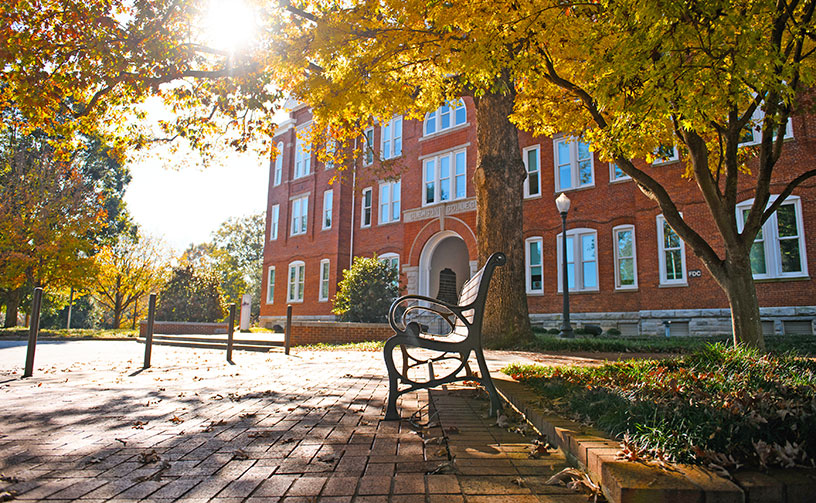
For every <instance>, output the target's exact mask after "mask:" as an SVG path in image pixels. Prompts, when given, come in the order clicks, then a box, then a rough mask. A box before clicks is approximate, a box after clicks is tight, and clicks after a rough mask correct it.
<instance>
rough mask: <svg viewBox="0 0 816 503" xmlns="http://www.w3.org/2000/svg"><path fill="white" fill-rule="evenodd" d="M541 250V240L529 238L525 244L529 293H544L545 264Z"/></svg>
mask: <svg viewBox="0 0 816 503" xmlns="http://www.w3.org/2000/svg"><path fill="white" fill-rule="evenodd" d="M541 248H542V239H541V238H528V239H527V240H526V241H525V242H524V250H525V254H524V257H525V262H526V264H527V268H526V269H527V293H544V281H543V279H544V264H543V259H542V255H541Z"/></svg>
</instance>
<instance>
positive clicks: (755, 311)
mask: <svg viewBox="0 0 816 503" xmlns="http://www.w3.org/2000/svg"><path fill="white" fill-rule="evenodd" d="M724 265H725V278H724V279H723V281H722V282H721V286H722V288H723V290H724V291H725V294H726V296H727V297H728V303H729V305H730V307H731V330H732V333H733V334H734V344H735V345H737V344H743V345H745V346H749V347H754V348H757V349H760V350H763V351H764V350H765V338H764V337H763V335H762V321H761V320H760V317H759V300H758V299H757V294H756V286H755V285H754V277H753V274H752V272H751V258H750V248H749V249H748V250H728V253H727V255H726V260H725V264H724Z"/></svg>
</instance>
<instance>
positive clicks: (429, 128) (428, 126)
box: [425, 111, 436, 134]
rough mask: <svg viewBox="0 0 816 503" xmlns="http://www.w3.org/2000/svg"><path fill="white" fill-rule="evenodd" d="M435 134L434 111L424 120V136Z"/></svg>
mask: <svg viewBox="0 0 816 503" xmlns="http://www.w3.org/2000/svg"><path fill="white" fill-rule="evenodd" d="M435 132H436V111H433V112H431V113H429V114H428V117H427V118H426V119H425V134H431V133H435Z"/></svg>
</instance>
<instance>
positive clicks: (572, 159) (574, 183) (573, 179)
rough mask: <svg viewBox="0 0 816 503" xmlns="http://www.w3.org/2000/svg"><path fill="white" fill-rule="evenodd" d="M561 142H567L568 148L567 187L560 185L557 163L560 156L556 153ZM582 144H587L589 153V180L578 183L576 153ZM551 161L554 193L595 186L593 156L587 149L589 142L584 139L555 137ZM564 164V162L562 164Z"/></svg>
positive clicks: (578, 173)
mask: <svg viewBox="0 0 816 503" xmlns="http://www.w3.org/2000/svg"><path fill="white" fill-rule="evenodd" d="M561 143H565V144H567V146H568V148H569V166H570V185H569V186H568V187H563V186H562V185H561V172H560V169H559V168H560V167H561V164H560V163H559V161H560V158H559V155H558V146H559V144H561ZM580 144H584V145H586V146H587V152H588V153H589V172H590V177H591V180H590V181H589V182H588V183H584V184H581V183H580V172H579V169H578V162H579V159H578V153H579V145H580ZM553 163H554V164H555V187H556V190H555V192H556V193H559V192H566V191H568V190H576V189H584V188H587V187H594V186H595V156H594V155H593V153H592V151H591V150H590V149H589V143H587V142H585V141H581V140H580V139H579V138H572V137H568V136H563V137H561V138H556V139H554V140H553ZM564 165H565V166H566V164H564Z"/></svg>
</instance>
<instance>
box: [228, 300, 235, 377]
mask: <svg viewBox="0 0 816 503" xmlns="http://www.w3.org/2000/svg"><path fill="white" fill-rule="evenodd" d="M227 330H228V332H227V361H228V362H229V363H232V337H233V334H234V332H235V303H234V302H233V303H232V304H230V307H229V327H228V328H227Z"/></svg>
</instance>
